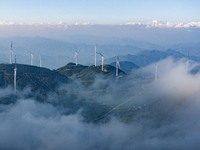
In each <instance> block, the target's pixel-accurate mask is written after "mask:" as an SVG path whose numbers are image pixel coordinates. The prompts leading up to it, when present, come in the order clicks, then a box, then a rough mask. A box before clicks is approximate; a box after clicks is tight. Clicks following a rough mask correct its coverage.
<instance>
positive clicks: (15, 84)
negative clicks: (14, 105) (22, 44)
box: [14, 55, 17, 92]
mask: <svg viewBox="0 0 200 150" xmlns="http://www.w3.org/2000/svg"><path fill="white" fill-rule="evenodd" d="M16 87H17V65H16V55H15V69H14V91H15V92H16V89H17V88H16Z"/></svg>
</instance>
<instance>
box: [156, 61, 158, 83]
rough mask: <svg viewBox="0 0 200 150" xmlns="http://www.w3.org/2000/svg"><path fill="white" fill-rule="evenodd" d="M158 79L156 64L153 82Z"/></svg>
mask: <svg viewBox="0 0 200 150" xmlns="http://www.w3.org/2000/svg"><path fill="white" fill-rule="evenodd" d="M157 79H158V64H156V66H155V81H157Z"/></svg>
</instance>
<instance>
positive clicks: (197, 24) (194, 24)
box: [125, 20, 200, 28]
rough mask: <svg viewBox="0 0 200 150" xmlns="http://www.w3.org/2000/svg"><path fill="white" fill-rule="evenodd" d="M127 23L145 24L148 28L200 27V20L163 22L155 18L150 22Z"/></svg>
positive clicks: (133, 23)
mask: <svg viewBox="0 0 200 150" xmlns="http://www.w3.org/2000/svg"><path fill="white" fill-rule="evenodd" d="M125 25H141V26H144V27H146V28H191V27H196V28H199V27H200V22H191V23H185V24H184V23H182V22H178V23H171V22H167V23H163V22H162V21H157V20H154V21H152V22H148V23H140V22H130V23H126V24H125Z"/></svg>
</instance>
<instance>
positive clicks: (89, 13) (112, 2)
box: [0, 0, 200, 24]
mask: <svg viewBox="0 0 200 150" xmlns="http://www.w3.org/2000/svg"><path fill="white" fill-rule="evenodd" d="M199 8H200V1H199V0H98V1H97V0H85V1H84V0H2V1H0V14H1V15H0V21H8V22H11V21H13V22H23V23H27V22H52V23H58V22H60V21H63V22H66V23H67V24H74V23H76V22H78V23H84V22H91V23H93V24H124V23H128V22H142V23H145V22H150V21H153V20H158V21H162V22H172V23H175V22H183V23H189V22H193V21H194V22H198V21H200V19H199V14H200V9H199Z"/></svg>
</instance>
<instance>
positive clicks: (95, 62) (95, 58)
mask: <svg viewBox="0 0 200 150" xmlns="http://www.w3.org/2000/svg"><path fill="white" fill-rule="evenodd" d="M94 65H95V67H96V66H97V49H96V44H95V53H94Z"/></svg>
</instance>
